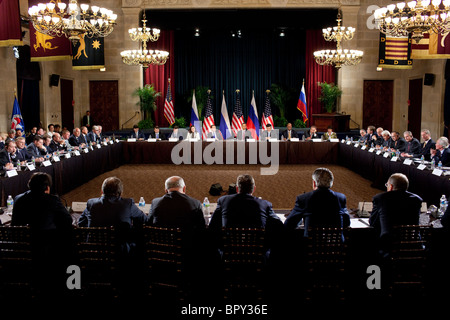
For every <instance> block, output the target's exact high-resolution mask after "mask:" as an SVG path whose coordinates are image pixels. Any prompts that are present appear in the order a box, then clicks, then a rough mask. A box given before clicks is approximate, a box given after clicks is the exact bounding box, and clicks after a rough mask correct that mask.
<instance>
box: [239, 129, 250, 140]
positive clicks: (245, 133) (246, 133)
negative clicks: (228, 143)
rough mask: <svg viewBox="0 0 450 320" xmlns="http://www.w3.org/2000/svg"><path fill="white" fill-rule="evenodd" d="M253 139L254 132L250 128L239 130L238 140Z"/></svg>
mask: <svg viewBox="0 0 450 320" xmlns="http://www.w3.org/2000/svg"><path fill="white" fill-rule="evenodd" d="M244 139H245V140H247V139H252V133H251V131H250V130H245V131H243V130H239V131H238V132H237V134H236V140H244Z"/></svg>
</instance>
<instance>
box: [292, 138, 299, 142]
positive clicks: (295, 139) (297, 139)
mask: <svg viewBox="0 0 450 320" xmlns="http://www.w3.org/2000/svg"><path fill="white" fill-rule="evenodd" d="M291 141H293V142H298V141H300V139H299V138H291Z"/></svg>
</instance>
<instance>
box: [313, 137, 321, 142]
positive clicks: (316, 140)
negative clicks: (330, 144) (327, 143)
mask: <svg viewBox="0 0 450 320" xmlns="http://www.w3.org/2000/svg"><path fill="white" fill-rule="evenodd" d="M311 140H312V141H313V142H322V139H320V138H319V139H311Z"/></svg>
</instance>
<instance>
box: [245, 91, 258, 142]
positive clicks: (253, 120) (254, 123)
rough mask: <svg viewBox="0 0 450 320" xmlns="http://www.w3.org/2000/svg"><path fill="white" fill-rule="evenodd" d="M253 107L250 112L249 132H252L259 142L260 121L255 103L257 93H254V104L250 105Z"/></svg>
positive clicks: (248, 120)
mask: <svg viewBox="0 0 450 320" xmlns="http://www.w3.org/2000/svg"><path fill="white" fill-rule="evenodd" d="M250 105H251V107H250V110H249V112H248V118H247V130H250V132H251V133H252V138H253V139H256V140H258V139H259V120H258V110H257V109H256V102H255V92H253V93H252V102H251V103H250Z"/></svg>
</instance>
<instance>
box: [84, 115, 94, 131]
mask: <svg viewBox="0 0 450 320" xmlns="http://www.w3.org/2000/svg"><path fill="white" fill-rule="evenodd" d="M87 124H88V123H87V115H84V116H83V126H86V127H88V128H91V127H92V126H93V125H94V120H93V119H92V115H89V126H88V125H87Z"/></svg>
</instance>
